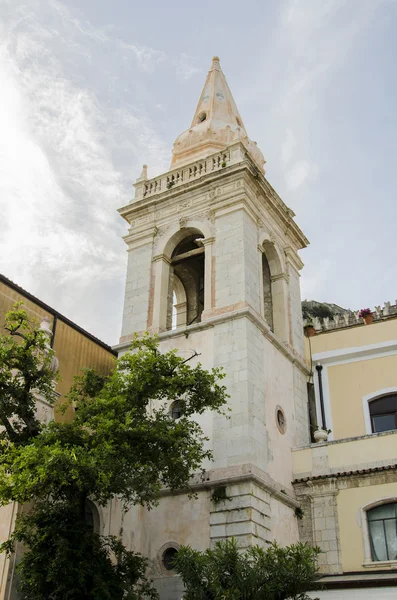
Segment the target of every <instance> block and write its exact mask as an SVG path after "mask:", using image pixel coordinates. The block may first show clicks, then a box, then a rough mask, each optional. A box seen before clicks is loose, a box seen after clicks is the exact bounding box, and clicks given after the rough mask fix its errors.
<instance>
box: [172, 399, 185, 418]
mask: <svg viewBox="0 0 397 600" xmlns="http://www.w3.org/2000/svg"><path fill="white" fill-rule="evenodd" d="M170 414H171V417H172V418H173V419H174V421H176V420H177V419H180V418H181V416H182V415H183V402H181V401H180V400H175V402H173V403H172V404H171V408H170Z"/></svg>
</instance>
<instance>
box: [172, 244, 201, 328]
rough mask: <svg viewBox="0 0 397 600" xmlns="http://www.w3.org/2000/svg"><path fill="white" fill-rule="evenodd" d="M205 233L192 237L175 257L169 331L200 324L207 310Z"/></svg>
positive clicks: (176, 250)
mask: <svg viewBox="0 0 397 600" xmlns="http://www.w3.org/2000/svg"><path fill="white" fill-rule="evenodd" d="M203 237H204V236H203V235H201V234H197V233H194V234H189V235H187V237H185V238H184V239H183V240H182V241H181V242H179V244H178V245H177V246H176V248H175V250H174V251H173V253H172V256H171V269H170V281H169V292H168V310H167V329H173V328H174V327H173V321H174V324H175V327H180V326H183V325H184V326H188V325H192V324H193V323H200V321H201V313H202V312H203V310H204V246H203V243H202V241H201V239H202V238H203Z"/></svg>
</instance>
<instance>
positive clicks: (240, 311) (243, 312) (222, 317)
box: [112, 305, 310, 375]
mask: <svg viewBox="0 0 397 600" xmlns="http://www.w3.org/2000/svg"><path fill="white" fill-rule="evenodd" d="M219 310H222V313H220V314H216V315H215V316H214V311H208V312H207V315H205V316H206V319H205V320H203V321H201V322H200V323H195V324H193V325H189V326H188V327H185V328H183V329H182V328H181V329H173V330H170V331H163V332H161V333H159V340H160V341H162V340H167V339H172V338H175V337H179V336H182V335H184V336H186V337H188V336H189V335H190V334H193V333H196V332H198V331H202V330H204V329H209V328H211V327H214V326H216V325H218V324H219V323H223V322H225V321H229V320H232V319H242V318H248V319H249V320H250V321H252V323H254V324H255V325H256V326H257V327H258V328H259V329H260V331H261V332H262V333H263V335H264V336H265V337H266V338H267V339H268V340H269V341H270V342H271V343H272V344H273V345H274V346H275V347H276V348H277V349H278V350H279V351H280V352H281V353H282V354H283V355H284V356H285V357H286V358H287V359H288V360H289V361H290V362H291V363H292V364H294V365H296V366H297V367H298V369H300V371H302V372H303V373H304V374H305V375H309V373H310V369H309V368H308V366H307V364H306V362H305V360H304V358H303V357H299V356H297V355H296V354H295V353H294V352H293V351H292V350H291V349H290V348H288V347H287V345H286V344H284V343H283V342H282V341H281V340H279V339H278V338H277V336H276V335H274V333H273V332H272V331H271V330H270V328H269V326H268V324H267V323H266V321H265V320H264V319H262V317H261V316H260V315H258V313H256V312H255V311H254V310H253V308H251V306H249V305H246V306H242V307H237V308H236V305H232V306H231V307H227V306H226V307H222V309H219ZM126 337H130V339H128V340H126V339H123V341H120V343H119V344H116V345H115V346H112V349H113V350H115V351H116V352H121V351H123V350H128V348H129V346H130V345H131V341H132V339H133V336H126Z"/></svg>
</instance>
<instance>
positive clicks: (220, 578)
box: [175, 539, 320, 600]
mask: <svg viewBox="0 0 397 600" xmlns="http://www.w3.org/2000/svg"><path fill="white" fill-rule="evenodd" d="M319 552H320V549H319V548H312V547H311V546H309V545H307V544H293V545H291V546H288V547H286V548H281V547H280V546H278V545H277V544H276V543H273V544H271V545H270V546H269V547H268V548H267V549H263V548H261V547H260V546H252V547H250V548H248V549H247V550H246V551H245V552H244V553H242V552H241V551H240V550H239V548H238V544H237V542H236V540H235V539H231V540H226V541H224V542H217V543H216V544H215V548H214V549H213V550H206V551H205V552H199V551H198V550H192V549H191V548H190V547H187V546H185V547H182V548H180V550H179V551H178V554H177V555H176V558H175V569H176V571H177V572H178V573H179V574H180V575H181V577H182V579H183V583H184V585H185V588H186V591H185V595H184V600H287V599H290V600H306V599H308V598H309V596H308V595H307V594H306V592H307V591H309V590H313V589H316V588H317V589H318V586H316V572H317V566H316V557H317V556H318V554H319Z"/></svg>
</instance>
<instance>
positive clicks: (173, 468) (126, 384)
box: [0, 318, 227, 600]
mask: <svg viewBox="0 0 397 600" xmlns="http://www.w3.org/2000/svg"><path fill="white" fill-rule="evenodd" d="M24 319H25V318H24ZM23 325H24V327H25V329H27V330H28V329H29V327H31V326H30V324H29V323H28V321H27V319H25V320H24V321H23ZM30 331H31V332H30V333H29V335H30V336H32V337H31V338H26V341H27V340H28V339H29V340H31V347H32V348H33V349H32V351H31V354H32V356H34V357H36V356H39V357H40V358H39V359H38V360H40V361H41V362H42V364H44V362H43V361H45V360H46V358H45V356H44V357H43V356H42V355H41V354H40V352H41V349H42V346H41V344H42V338H41V334H40V332H38V331H37V329H34V327H31V330H30ZM10 332H11V331H10ZM35 332H36V333H35ZM24 335H25V334H24ZM22 340H23V341H25V338H22ZM2 344H3V345H4V347H5V348H6V349H7V348H8V346H9V341H8V340H7V339H6V338H4V339H2ZM35 344H36V346H35ZM21 345H23V342H22V344H21ZM13 347H14V346H13ZM35 348H37V349H38V350H37V353H35ZM43 348H44V346H43ZM16 351H17V350H15V349H14V352H16ZM29 351H30V350H29ZM4 356H5V357H6V358H7V356H8V355H7V354H6V353H4ZM190 358H192V357H190ZM190 358H188V359H182V358H181V357H179V356H178V355H177V354H176V352H175V351H171V352H167V353H165V354H161V353H160V352H159V349H158V341H157V339H155V338H151V337H149V336H146V337H144V338H143V339H138V338H136V339H134V341H133V343H132V349H131V352H129V353H127V354H125V355H124V356H123V357H122V358H121V359H119V360H118V362H117V364H116V366H115V369H114V371H113V373H112V374H111V375H110V376H109V378H107V379H106V380H104V379H103V378H101V377H100V376H98V375H97V374H95V373H94V372H93V371H92V370H85V371H84V373H83V374H82V376H81V377H79V378H77V379H76V381H75V384H74V386H73V389H72V390H71V392H70V395H69V402H73V403H75V404H76V405H77V406H78V411H77V413H76V417H75V419H74V421H73V422H72V423H56V422H51V423H49V424H48V425H46V426H40V424H38V423H37V422H36V429H35V430H34V432H28V433H29V435H26V436H25V438H24V444H21V443H16V442H18V441H19V439H18V440H14V438H13V436H12V435H7V434H8V431H7V433H6V435H4V439H3V441H2V452H1V453H0V504H2V505H4V504H8V503H9V502H11V501H17V502H19V503H20V504H26V503H29V505H30V507H31V508H30V512H28V513H26V514H23V515H21V516H19V517H18V520H17V525H16V529H15V532H14V534H13V537H12V539H11V540H9V542H7V543H6V544H5V545H3V547H2V550H3V551H7V552H11V551H12V547H13V543H14V541H15V540H17V541H22V542H23V543H24V544H25V545H26V546H27V547H28V548H29V549H28V551H27V552H26V553H25V554H24V556H23V557H22V560H21V562H20V563H19V567H18V569H19V572H20V575H21V591H22V592H23V594H24V596H23V597H24V598H26V599H32V600H47V599H48V598H51V599H52V600H61V599H62V600H63V599H66V600H80V599H87V600H88V599H94V598H95V599H99V600H102V598H103V599H104V600H105V599H107V598H109V599H110V598H115V599H118V598H120V599H121V598H127V599H131V600H135V599H139V598H143V596H144V595H145V594H146V595H145V598H146V597H153V598H154V597H155V592H154V591H153V590H151V588H150V586H149V584H148V582H147V581H146V580H145V578H144V576H143V574H144V570H145V565H146V563H145V561H144V559H143V558H142V557H139V556H137V555H135V554H133V553H131V552H127V550H126V549H125V548H124V547H123V546H122V543H121V542H120V541H119V540H116V539H115V538H111V537H102V536H100V535H98V534H97V533H94V532H92V531H90V530H88V529H87V526H86V525H85V506H86V502H87V499H91V500H92V501H94V502H96V503H97V504H99V505H105V504H106V503H107V502H108V501H109V500H111V499H112V498H114V497H115V496H117V497H118V498H119V499H120V500H121V501H122V502H123V504H124V508H125V509H127V508H128V507H129V506H130V505H131V504H134V503H141V504H144V505H146V506H148V507H150V506H153V505H154V504H156V503H157V501H158V497H159V492H160V489H161V487H162V486H166V487H168V488H171V489H181V488H185V489H188V484H189V479H190V476H191V474H192V473H193V472H195V471H197V470H198V469H200V467H201V464H202V461H203V459H204V458H211V457H212V454H211V452H210V451H209V450H204V448H203V442H204V441H205V439H206V438H205V437H204V435H203V433H202V430H201V429H200V427H199V425H198V424H197V423H196V422H195V421H194V419H192V418H191V417H193V416H194V415H195V414H201V413H203V412H204V411H205V410H207V409H212V410H217V411H221V408H222V405H223V404H224V402H225V400H226V397H227V395H226V390H225V387H224V386H222V385H221V384H220V380H221V379H222V378H223V377H224V375H223V373H222V371H221V370H220V369H213V370H212V371H211V372H208V371H206V370H204V369H203V368H202V367H201V365H200V364H198V365H197V366H195V367H192V366H190V365H189V364H188V363H189V361H190ZM33 363H34V360H33V359H32V364H33ZM3 365H5V366H3V369H4V370H7V369H8V370H9V371H11V368H12V367H11V366H10V365H8V363H7V362H5V363H3ZM43 377H44V378H45V382H47V380H48V382H49V383H51V382H50V377H49V376H48V377H47V374H46V372H44V374H43ZM46 385H47V383H44V384H43V385H41V381H40V375H39V371H37V376H36V379H35V386H34V387H35V389H41V390H42V391H45V390H46V389H47V388H46ZM40 386H41V387H40ZM51 389H52V388H51ZM17 399H18V398H17ZM176 399H180V400H183V402H184V412H183V415H182V416H181V418H179V419H178V420H173V419H172V418H171V416H170V415H169V414H168V412H167V410H166V406H167V405H168V403H169V401H173V400H176ZM11 401H13V402H14V404H13V405H12V406H16V407H17V408H18V410H19V411H20V413H16V414H18V415H19V414H21V415H22V414H23V410H24V404H23V402H24V401H26V403H27V405H28V407H30V409H31V411H33V410H34V403H35V400H34V395H33V393H31V395H25V396H24V397H23V398H22V397H21V399H20V400H18V402H19V404H18V403H17V402H16V401H15V400H13V399H12V397H11V400H10V402H11ZM10 411H11V412H10V415H9V416H10V417H11V416H12V415H13V414H14V412H13V411H12V409H10ZM67 590H69V591H67Z"/></svg>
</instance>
